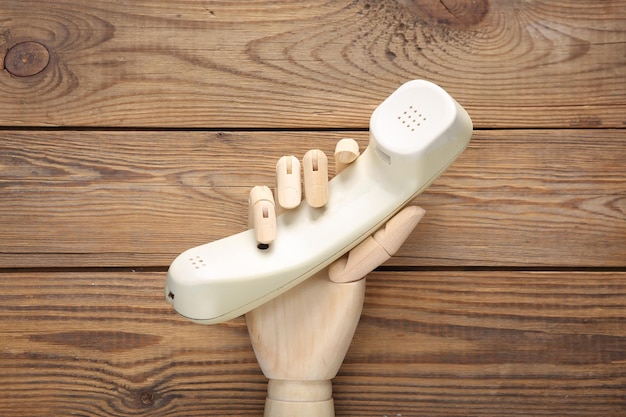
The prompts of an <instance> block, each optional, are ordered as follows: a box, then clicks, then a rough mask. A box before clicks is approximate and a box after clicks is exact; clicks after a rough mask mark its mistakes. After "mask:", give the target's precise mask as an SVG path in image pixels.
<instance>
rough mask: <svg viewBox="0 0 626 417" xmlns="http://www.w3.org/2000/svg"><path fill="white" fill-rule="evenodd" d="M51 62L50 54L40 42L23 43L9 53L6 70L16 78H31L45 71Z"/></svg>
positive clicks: (6, 57)
mask: <svg viewBox="0 0 626 417" xmlns="http://www.w3.org/2000/svg"><path fill="white" fill-rule="evenodd" d="M48 62H50V52H48V49H47V48H46V47H45V46H44V45H42V44H40V43H39V42H32V41H29V42H21V43H18V44H16V45H14V46H13V47H12V48H11V49H9V50H8V51H7V54H6V56H5V57H4V68H5V69H6V70H7V71H8V72H9V73H11V74H12V75H15V76H16V77H31V76H33V75H36V74H39V73H40V72H41V71H43V70H44V69H45V68H46V67H47V66H48Z"/></svg>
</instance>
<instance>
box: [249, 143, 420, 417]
mask: <svg viewBox="0 0 626 417" xmlns="http://www.w3.org/2000/svg"><path fill="white" fill-rule="evenodd" d="M337 149H338V150H337V151H336V152H335V159H336V162H337V164H336V165H337V166H339V167H340V169H341V168H342V167H345V165H346V164H347V163H349V162H351V161H352V160H354V159H356V156H358V145H357V148H356V149H357V153H356V156H354V144H349V145H348V144H347V143H346V142H345V140H343V141H340V142H339V144H338V147H337ZM346 149H349V150H346ZM350 155H352V156H354V157H352V156H350ZM279 165H280V163H279ZM279 175H280V174H279ZM317 180H318V181H319V178H318V179H317ZM306 181H307V176H306V173H305V184H306ZM281 182H282V183H283V184H284V183H291V184H293V181H281V180H278V181H277V183H278V184H279V186H280V184H281ZM322 186H323V184H322ZM305 188H306V185H305ZM277 194H280V190H277ZM290 200H291V201H293V195H292V198H291V199H290ZM316 201H319V198H316ZM423 215H424V210H422V209H421V208H419V207H416V206H409V207H406V208H405V209H403V210H402V211H400V212H399V213H398V214H397V215H396V216H395V217H393V218H392V219H391V220H389V221H388V222H387V224H385V226H383V227H382V228H381V229H379V230H378V231H377V232H376V233H374V234H373V235H372V236H370V237H368V238H367V239H366V240H365V241H363V242H362V243H361V244H359V245H358V246H357V247H355V248H354V249H352V250H351V251H350V252H349V253H348V254H347V255H345V256H343V257H342V258H340V259H339V260H337V261H335V263H333V264H331V265H330V266H329V267H328V268H325V269H323V270H322V271H320V272H318V273H317V274H316V275H314V276H313V277H311V278H309V279H308V280H306V281H304V282H303V283H301V284H299V285H298V286H296V287H294V288H293V289H291V290H289V291H287V292H286V293H284V294H282V295H281V296H279V297H277V298H275V299H273V300H271V301H269V302H268V303H266V304H264V305H262V306H260V307H258V308H256V309H255V310H252V311H250V312H249V313H248V314H246V320H247V324H248V331H249V333H250V339H251V341H252V345H253V347H254V352H255V354H256V357H257V360H258V361H259V365H260V366H261V369H262V370H263V373H264V374H265V376H266V377H267V378H268V379H269V384H268V396H267V400H266V405H265V417H290V416H291V417H292V416H296V415H297V416H311V417H331V416H334V415H335V414H334V404H333V399H332V384H331V380H332V378H334V377H335V376H336V374H337V372H338V370H339V368H340V366H341V363H342V362H343V359H344V357H345V355H346V353H347V351H348V348H349V346H350V343H351V341H352V337H353V335H354V332H355V330H356V327H357V324H358V322H359V318H360V315H361V310H362V307H363V298H364V295H365V279H364V278H365V275H366V274H368V273H369V272H371V271H372V270H373V269H374V268H376V267H378V266H379V265H380V264H382V263H383V262H384V261H385V260H387V259H388V258H389V257H390V256H391V255H393V254H394V253H395V251H396V250H397V249H398V248H399V247H400V245H401V244H402V243H403V242H404V240H405V239H406V238H407V237H408V235H409V234H410V232H411V231H412V230H413V228H414V227H415V226H416V225H417V223H418V222H419V220H420V219H421V218H422V216H423ZM251 216H252V217H254V213H252V212H251ZM251 223H253V224H254V218H252V219H251ZM279 232H280V231H277V233H276V235H277V238H280V233H279Z"/></svg>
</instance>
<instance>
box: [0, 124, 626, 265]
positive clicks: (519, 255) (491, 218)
mask: <svg viewBox="0 0 626 417" xmlns="http://www.w3.org/2000/svg"><path fill="white" fill-rule="evenodd" d="M342 136H353V137H355V138H357V139H358V140H359V142H360V144H361V146H362V148H364V147H365V146H366V143H367V133H366V132H324V133H320V132H297V133H293V132H256V133H254V132H230V133H226V132H213V133H212V132H119V131H112V132H81V131H66V132H59V131H46V132H32V133H28V132H19V131H18V132H13V131H5V132H3V133H2V141H1V142H0V173H1V174H0V190H1V193H0V218H1V219H2V222H1V223H0V235H1V236H2V239H1V240H0V267H4V268H12V267H13V268H14V267H52V266H59V265H63V266H67V267H79V266H135V267H137V266H166V265H168V264H169V263H170V262H171V261H172V260H173V258H174V257H175V256H176V255H177V254H178V253H180V252H181V251H183V250H185V249H187V248H189V247H192V246H196V245H199V244H202V243H206V242H208V241H212V240H216V239H219V238H222V237H225V236H228V235H230V234H233V233H237V232H240V231H243V230H245V229H246V228H247V225H246V219H247V214H246V213H247V212H246V210H247V205H246V204H247V203H246V201H247V194H248V192H249V189H250V188H251V187H252V186H254V185H261V184H266V185H270V186H271V185H272V184H273V182H274V177H273V175H274V174H273V172H274V164H275V163H276V161H277V159H278V158H279V157H280V156H281V155H283V154H290V153H293V154H295V155H298V156H299V157H300V158H301V157H302V155H304V153H305V152H306V150H307V149H309V147H319V148H320V149H323V150H325V151H326V153H327V154H331V153H332V149H333V148H334V144H335V143H336V142H337V141H338V140H339V139H340V138H341V137H342ZM268 144H271V145H269V146H268ZM331 159H332V158H331ZM625 160H626V136H625V135H624V133H623V131H621V130H602V131H598V130H591V131H584V130H574V131H571V130H560V131H559V130H545V131H535V130H531V131H498V130H489V131H477V132H475V134H474V137H473V139H472V141H471V143H470V146H469V148H468V149H467V150H466V151H465V152H464V153H463V155H462V156H461V157H460V158H459V159H458V160H457V161H456V162H455V164H453V166H452V167H451V168H450V169H449V170H448V171H447V172H446V173H445V174H444V175H443V176H442V177H441V178H439V179H438V180H437V181H436V182H435V183H434V184H433V185H432V186H431V187H430V188H429V189H428V190H427V192H425V193H424V194H423V195H422V196H420V197H418V198H417V200H416V203H418V204H420V205H422V206H423V207H424V208H425V209H426V210H427V214H426V217H425V219H424V220H423V222H422V224H420V226H419V227H418V229H417V231H416V232H415V233H414V234H413V235H412V236H411V237H410V238H409V240H408V241H407V243H406V244H405V246H404V247H403V248H402V249H401V250H400V252H399V253H398V255H397V256H396V257H395V258H393V259H392V260H391V261H390V264H391V265H403V266H420V265H422V266H423V265H451V266H465V265H492V266H503V265H504V266H507V265H526V266H579V267H598V266H609V267H610V266H613V267H620V266H624V261H625V260H626V215H625V213H626V206H625V204H626V170H625V169H624V166H625V165H624V161H625ZM331 164H332V161H331ZM331 171H332V167H331Z"/></svg>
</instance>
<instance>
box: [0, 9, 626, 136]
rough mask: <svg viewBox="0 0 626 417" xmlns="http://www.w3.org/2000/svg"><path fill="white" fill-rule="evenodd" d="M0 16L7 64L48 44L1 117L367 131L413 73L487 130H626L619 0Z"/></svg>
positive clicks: (6, 81) (12, 12)
mask: <svg viewBox="0 0 626 417" xmlns="http://www.w3.org/2000/svg"><path fill="white" fill-rule="evenodd" d="M0 12H1V13H0V14H1V17H0V62H3V61H4V58H5V56H7V54H8V51H9V50H10V49H11V48H13V47H14V46H15V45H17V44H19V43H21V42H36V43H39V44H41V45H43V46H44V47H45V48H46V49H47V50H48V51H49V63H48V65H47V66H46V67H45V69H43V70H42V71H41V72H38V73H36V74H35V75H32V76H26V77H23V76H22V77H18V76H12V75H11V73H10V72H9V70H10V69H11V68H12V65H17V66H19V65H20V60H19V59H18V60H13V61H11V62H12V64H11V65H8V64H7V63H5V64H4V68H5V71H1V72H0V97H2V101H1V105H2V111H0V126H51V125H54V126H126V127H129V126H130V127H135V126H152V127H162V126H169V127H181V126H184V127H194V126H195V127H213V128H241V127H271V128H278V127H281V128H285V127H286V128H295V127H301V128H319V127H324V128H339V127H342V128H365V127H367V124H368V120H369V116H370V114H371V112H372V110H373V109H374V107H375V106H376V105H378V104H379V103H380V102H381V101H382V100H383V99H384V98H386V97H387V96H388V95H389V94H390V93H391V92H392V91H393V90H395V88H397V86H398V85H400V84H401V83H402V82H405V81H407V80H409V79H414V78H425V79H429V80H432V81H435V82H437V83H439V84H440V85H442V86H443V87H444V88H446V89H447V90H448V91H449V92H450V93H451V94H452V95H453V96H454V97H456V98H457V99H458V100H459V102H460V103H461V104H462V105H463V106H465V107H466V108H467V109H468V110H469V112H470V114H471V115H472V117H473V119H474V122H475V124H476V126H477V127H490V128H493V127H623V126H624V117H623V115H624V113H626V77H625V73H624V70H623V69H624V67H625V66H626V54H624V48H625V45H626V26H624V25H623V22H624V19H625V18H626V5H625V4H624V2H621V1H619V0H612V1H606V0H595V1H588V2H585V3H584V4H582V3H580V2H579V1H575V0H561V1H534V2H506V1H501V2H487V1H486V0H481V1H473V0H472V1H470V0H464V1H456V2H450V1H446V2H444V1H442V2H430V1H426V0H418V1H414V2H408V1H397V2H370V1H365V0H362V1H349V0H343V1H337V2H321V1H318V2H307V4H306V5H303V4H302V3H301V2H296V1H285V2H273V1H258V2H217V3H216V2H210V1H177V2H170V1H163V0H142V1H134V2H122V1H113V0H111V1H99V2H97V3H93V2H72V1H54V2H50V1H19V2H17V1H6V0H4V1H1V2H0ZM29 62H30V61H28V59H25V61H24V65H26V66H27V65H28V63H29ZM37 62H40V61H37ZM29 69H32V68H26V70H29ZM20 73H21V72H20Z"/></svg>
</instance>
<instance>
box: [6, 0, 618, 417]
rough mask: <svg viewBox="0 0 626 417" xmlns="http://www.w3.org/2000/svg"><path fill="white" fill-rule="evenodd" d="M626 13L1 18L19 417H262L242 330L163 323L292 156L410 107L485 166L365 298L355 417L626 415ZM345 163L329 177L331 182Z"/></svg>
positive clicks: (161, 2) (232, 8) (37, 11)
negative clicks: (460, 138) (449, 128)
mask: <svg viewBox="0 0 626 417" xmlns="http://www.w3.org/2000/svg"><path fill="white" fill-rule="evenodd" d="M625 22H626V3H625V2H623V1H619V0H605V1H603V0H592V1H585V2H581V1H578V0H569V1H566V0H562V1H553V0H550V1H549V0H544V1H521V0H515V1H513V0H511V1H505V0H501V1H495V0H492V1H490V0H471V1H470V0H456V1H452V0H447V1H444V0H441V1H430V0H413V1H410V0H403V1H374V0H354V1H351V0H341V1H332V2H331V1H327V2H324V1H310V2H296V1H265V0H257V1H221V2H211V1H194V0H181V1H165V0H140V1H134V2H126V1H120V0H108V1H94V2H85V1H70V0H65V1H10V0H0V63H3V70H2V71H0V369H1V371H0V415H1V416H69V415H77V416H207V415H211V416H224V415H233V416H260V415H261V414H262V410H263V403H264V399H265V390H266V380H265V378H264V377H263V375H262V373H261V371H260V370H259V368H258V365H257V363H256V360H255V357H254V355H253V352H252V349H251V346H250V342H249V340H248V336H247V330H246V327H245V321H244V320H243V319H242V318H238V319H236V320H233V321H231V322H227V323H224V324H219V325H215V326H200V325H197V324H193V323H191V322H189V321H187V320H185V319H183V318H181V317H179V316H178V315H177V314H176V313H175V312H174V311H173V310H172V309H171V308H170V306H169V305H168V304H167V303H166V302H165V300H164V296H163V286H164V279H165V272H166V270H167V267H168V265H169V263H170V262H171V261H172V260H173V259H174V257H175V256H176V255H178V254H179V253H180V252H181V251H183V250H185V249H187V248H190V247H192V246H196V245H198V244H201V243H205V242H208V241H212V240H215V239H219V238H221V237H225V236H228V235H230V234H233V233H236V232H239V231H242V230H244V229H245V228H246V198H247V193H248V191H249V189H250V187H252V186H253V185H258V184H268V185H271V184H273V181H274V179H273V165H274V164H275V162H276V160H277V158H278V157H280V156H281V155H283V154H285V153H294V154H295V155H298V156H300V157H301V156H302V155H303V154H304V152H305V151H306V150H308V149H310V148H320V149H323V150H325V151H326V152H327V154H329V155H330V154H331V153H332V150H333V148H334V144H335V143H336V142H337V140H339V139H340V138H343V137H353V138H355V139H357V140H358V141H359V143H360V144H361V147H362V148H364V147H365V146H366V145H367V140H368V131H367V128H368V122H369V116H370V114H371V112H372V110H373V109H374V108H375V107H376V106H377V105H378V104H379V103H380V102H381V101H382V100H383V99H384V98H386V97H387V96H388V95H389V94H390V93H391V92H392V91H394V90H395V89H396V88H397V87H398V86H399V85H400V84H402V83H403V82H405V81H408V80H411V79H417V78H420V79H427V80H430V81H433V82H435V83H437V84H439V85H441V86H442V87H443V88H445V89H446V90H447V91H448V92H449V93H450V94H451V95H452V96H453V97H455V98H456V99H457V100H458V101H459V103H460V104H461V105H462V106H464V107H465V108H466V109H467V110H468V112H469V114H470V115H471V117H472V119H473V121H474V127H475V131H474V135H473V138H472V141H471V143H470V145H469V147H468V149H467V150H466V151H465V152H464V153H463V154H462V155H461V157H460V158H459V159H458V160H457V161H456V162H455V163H454V165H453V166H452V167H451V168H450V169H449V170H448V171H447V172H446V173H445V174H444V175H443V176H442V177H440V178H439V179H438V180H437V181H436V182H435V183H434V184H433V185H432V186H431V187H430V188H429V189H428V190H427V192H425V193H424V194H422V195H421V196H420V197H418V198H417V200H416V203H417V204H419V205H421V206H422V207H424V208H425V209H426V210H427V214H426V217H425V219H424V220H423V222H422V223H421V224H420V225H419V226H418V228H417V229H416V231H415V232H414V233H413V235H412V236H411V237H410V238H409V240H408V241H407V242H406V244H405V245H404V246H403V248H402V249H401V250H400V252H399V253H398V255H397V256H396V257H394V258H392V259H391V260H390V261H388V262H387V263H386V264H385V265H384V266H383V267H381V268H379V269H378V270H377V271H375V272H374V273H372V274H371V275H370V276H369V277H368V284H367V294H366V300H365V306H364V311H363V316H362V319H361V323H360V325H359V328H358V329H357V333H356V336H355V338H354V341H353V344H352V346H351V348H350V351H349V352H348V356H347V358H346V360H345V362H344V366H343V367H342V369H341V371H340V373H339V375H338V377H337V378H336V380H335V382H334V393H335V403H336V410H337V415H338V416H371V417H374V416H377V417H381V416H386V417H400V416H402V417H408V416H500V415H521V416H526V415H528V416H624V415H626V23H625ZM331 165H332V164H331Z"/></svg>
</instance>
